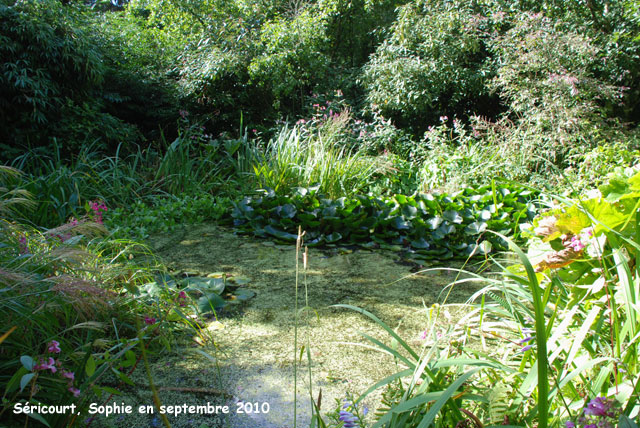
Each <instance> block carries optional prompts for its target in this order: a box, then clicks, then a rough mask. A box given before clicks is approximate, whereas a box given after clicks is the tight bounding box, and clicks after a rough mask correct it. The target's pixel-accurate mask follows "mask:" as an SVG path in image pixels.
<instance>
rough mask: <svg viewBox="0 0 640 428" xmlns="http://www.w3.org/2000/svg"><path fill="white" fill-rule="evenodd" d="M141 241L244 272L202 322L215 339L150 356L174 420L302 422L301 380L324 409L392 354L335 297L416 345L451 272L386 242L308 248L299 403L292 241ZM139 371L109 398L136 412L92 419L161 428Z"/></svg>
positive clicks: (375, 374)
mask: <svg viewBox="0 0 640 428" xmlns="http://www.w3.org/2000/svg"><path fill="white" fill-rule="evenodd" d="M148 243H149V245H150V246H151V248H152V249H153V250H154V252H155V253H156V254H157V255H158V256H159V257H160V258H161V259H162V260H163V262H164V263H165V264H166V265H167V266H168V267H169V268H170V269H171V270H172V271H174V272H175V273H177V274H188V275H192V276H198V277H207V275H211V274H212V273H217V275H219V274H220V273H223V274H224V275H225V276H231V277H235V278H242V279H243V281H242V282H243V283H244V284H243V287H245V288H246V289H249V290H251V291H252V294H253V293H255V295H254V296H253V297H252V298H251V299H249V300H246V301H244V302H243V303H242V304H239V305H229V306H226V307H225V308H224V309H222V310H219V311H218V312H217V317H215V318H212V319H210V320H209V322H208V323H207V324H206V325H205V326H204V328H206V329H207V330H208V331H209V332H210V333H211V337H212V338H213V343H212V342H211V341H204V342H203V341H202V340H201V339H200V338H199V337H194V338H193V340H188V341H185V343H183V344H181V346H176V347H173V348H172V350H171V351H167V352H165V353H163V354H161V355H155V356H154V358H153V360H152V361H153V362H152V370H153V375H154V379H155V382H156V384H157V387H158V389H159V394H160V397H161V399H162V404H163V405H165V406H166V410H167V412H168V413H169V414H168V419H169V422H170V423H171V425H172V426H174V427H199V428H200V427H203V428H204V427H210V428H213V427H229V428H243V427H248V428H249V427H265V428H280V427H293V426H294V408H296V411H295V413H296V420H297V426H299V427H305V426H308V425H309V422H310V418H311V404H310V395H309V391H310V389H311V391H312V393H313V397H314V400H316V401H317V400H318V396H319V395H321V399H320V407H321V409H320V410H321V412H322V413H323V414H325V413H330V412H333V411H334V410H335V409H336V400H342V399H343V398H345V395H346V394H347V393H348V392H350V393H352V394H355V395H358V394H360V393H362V392H364V391H365V390H366V389H367V388H368V387H369V386H371V385H372V384H374V383H375V382H376V381H377V380H380V379H381V378H383V377H385V376H388V375H389V374H391V373H393V372H394V371H396V370H395V369H396V366H395V363H394V361H393V359H392V357H391V356H389V355H387V354H384V353H381V352H380V351H378V350H376V349H373V348H372V347H371V346H370V343H369V342H367V341H366V340H365V339H364V338H363V337H362V335H361V333H365V334H367V335H370V336H372V337H376V338H378V339H380V340H381V341H383V342H388V337H387V336H386V335H385V333H384V331H383V330H382V329H381V328H380V327H379V326H378V325H376V324H374V323H373V322H371V320H369V319H368V318H366V317H364V316H362V315H361V314H359V313H357V312H355V311H349V310H347V309H344V308H335V307H332V305H336V304H350V305H354V306H358V307H360V308H363V309H366V310H368V311H370V312H372V313H374V314H375V315H377V316H378V317H379V318H380V319H381V320H382V321H384V322H386V323H387V324H388V325H389V326H391V327H392V328H394V329H395V330H396V331H397V332H398V333H399V334H400V336H401V337H403V338H405V340H407V342H408V343H409V344H410V345H412V346H416V347H420V344H421V341H422V340H423V339H422V337H421V334H422V332H423V331H424V329H425V327H426V316H425V312H426V308H428V307H430V306H431V305H432V304H434V303H436V302H441V301H442V299H443V298H444V296H443V294H444V293H442V291H443V289H445V287H446V285H447V284H449V283H451V282H452V281H453V280H454V278H455V273H453V272H445V271H435V272H434V271H431V272H421V271H420V269H421V268H422V267H421V266H416V265H412V264H411V263H406V262H403V261H402V260H400V259H399V258H398V254H397V253H394V252H391V251H383V250H375V251H368V250H362V249H355V250H354V249H346V248H339V247H336V248H331V249H321V248H312V249H309V254H308V265H307V269H306V271H301V272H300V276H299V290H298V296H299V302H298V307H299V308H302V307H304V306H305V300H304V299H305V287H304V284H305V283H306V289H307V291H308V292H307V299H308V300H307V301H308V304H309V306H310V307H311V308H312V309H310V310H308V311H306V312H304V313H303V314H302V315H301V316H300V319H299V322H298V351H297V356H298V357H300V356H301V354H300V350H301V349H302V348H304V357H303V358H301V360H300V362H299V364H298V367H297V370H298V376H297V392H298V394H297V396H298V398H297V407H296V405H294V358H295V357H294V330H295V309H294V308H295V294H296V292H295V287H296V281H295V279H296V270H295V268H296V252H295V246H293V245H284V246H283V245H275V244H274V243H272V242H269V241H265V240H260V239H255V238H250V237H247V236H238V235H236V234H235V233H234V232H233V230H231V229H226V228H221V227H217V226H213V225H201V226H195V227H190V228H188V229H184V230H182V231H177V232H173V233H170V234H164V235H156V236H152V237H151V238H150V239H149V241H148ZM453 267H459V265H457V266H453ZM300 269H301V270H302V263H301V262H300ZM416 271H417V272H416ZM447 291H448V290H447ZM474 291H476V288H472V286H469V285H462V286H456V287H454V288H453V289H452V291H451V293H450V294H449V296H448V300H447V303H449V304H450V305H448V306H447V309H446V310H445V311H444V316H445V318H448V319H449V320H450V321H451V322H452V323H455V321H456V320H458V319H460V318H461V316H462V314H463V312H464V311H465V308H464V306H462V305H456V303H463V302H465V301H466V299H467V298H468V297H469V296H470V295H471V294H472V293H473V292H474ZM445 293H446V291H445ZM305 314H308V317H307V316H305ZM307 344H309V345H310V346H309V351H310V355H311V374H312V380H311V383H309V372H308V365H307V364H308V363H307V358H306V351H307V350H306V346H307ZM137 372H139V373H134V374H133V376H132V379H133V380H134V383H135V384H134V385H133V386H127V387H125V389H124V394H123V395H122V396H119V397H114V399H112V402H115V403H118V404H120V403H121V404H122V405H130V406H132V408H133V409H134V411H133V412H131V413H127V414H115V415H112V416H110V417H109V418H104V417H101V418H99V420H96V421H95V424H94V425H93V426H96V427H100V426H127V427H156V426H157V427H161V426H163V425H162V421H161V420H160V419H159V418H158V416H157V415H155V414H145V413H144V412H139V411H137V410H135V409H138V408H139V407H140V406H144V405H151V404H152V398H151V394H150V392H149V389H148V387H147V385H146V380H145V376H144V373H143V372H142V370H137ZM379 400H380V394H377V395H376V394H371V395H369V396H368V397H367V399H366V403H365V404H366V405H367V406H368V407H369V408H370V409H375V408H376V407H377V406H378V404H379ZM170 406H171V407H170ZM198 406H200V407H198ZM207 406H208V407H207ZM369 415H370V417H372V416H373V412H369Z"/></svg>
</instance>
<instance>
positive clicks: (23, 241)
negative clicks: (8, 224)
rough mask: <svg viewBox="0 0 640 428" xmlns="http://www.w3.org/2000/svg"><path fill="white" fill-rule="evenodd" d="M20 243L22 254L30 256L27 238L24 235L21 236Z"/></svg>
mask: <svg viewBox="0 0 640 428" xmlns="http://www.w3.org/2000/svg"><path fill="white" fill-rule="evenodd" d="M18 242H20V254H28V253H29V247H27V237H26V236H24V235H22V236H20V238H18Z"/></svg>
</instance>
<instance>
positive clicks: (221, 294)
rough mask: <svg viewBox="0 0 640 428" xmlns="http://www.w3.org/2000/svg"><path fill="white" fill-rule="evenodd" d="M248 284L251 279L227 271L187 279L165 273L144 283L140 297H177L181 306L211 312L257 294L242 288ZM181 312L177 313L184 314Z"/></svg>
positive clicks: (152, 300)
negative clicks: (229, 274) (226, 273)
mask: <svg viewBox="0 0 640 428" xmlns="http://www.w3.org/2000/svg"><path fill="white" fill-rule="evenodd" d="M248 283H249V280H248V279H247V278H244V277H233V276H228V275H225V274H224V273H212V274H209V275H207V276H206V277H205V276H186V277H184V278H174V277H173V276H171V275H165V274H161V275H157V277H156V280H155V281H153V282H150V283H147V284H145V285H143V286H141V287H140V288H139V290H138V296H137V297H138V298H139V299H142V300H143V301H145V302H147V303H153V302H156V301H158V300H159V299H165V300H175V301H176V302H178V303H179V306H188V307H191V308H193V309H196V310H197V313H199V314H207V313H212V312H214V311H217V310H219V309H222V308H224V307H226V306H228V305H230V304H238V303H241V302H243V301H245V300H248V299H250V298H252V297H253V296H255V293H254V292H253V291H251V290H249V289H247V288H243V287H242V286H243V285H247V284H248ZM187 296H188V297H187ZM176 309H177V308H176ZM179 311H180V310H179V309H178V310H177V312H178V313H176V314H175V315H180V313H179Z"/></svg>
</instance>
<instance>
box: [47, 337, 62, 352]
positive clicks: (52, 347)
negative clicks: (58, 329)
mask: <svg viewBox="0 0 640 428" xmlns="http://www.w3.org/2000/svg"><path fill="white" fill-rule="evenodd" d="M47 346H48V347H47V351H49V352H51V353H52V354H59V353H60V343H59V342H58V341H57V340H52V341H51V342H49V344H48V345H47Z"/></svg>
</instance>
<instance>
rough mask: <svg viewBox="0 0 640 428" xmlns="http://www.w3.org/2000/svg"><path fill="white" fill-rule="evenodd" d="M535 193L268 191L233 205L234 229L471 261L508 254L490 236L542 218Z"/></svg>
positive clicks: (487, 188) (514, 190) (513, 189)
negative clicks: (329, 194)
mask: <svg viewBox="0 0 640 428" xmlns="http://www.w3.org/2000/svg"><path fill="white" fill-rule="evenodd" d="M533 196H534V195H533V194H532V193H531V192H529V191H525V190H522V189H519V188H517V187H513V186H500V187H494V188H492V187H491V186H485V187H481V188H478V189H475V190H472V189H465V190H464V191H462V192H459V193H456V194H452V195H444V194H443V195H439V194H432V195H429V194H418V195H415V196H404V195H396V196H394V197H389V198H383V199H377V198H374V197H367V196H356V197H353V198H345V197H342V198H339V199H328V198H325V196H323V195H322V194H320V193H318V192H317V188H311V189H304V188H299V189H297V190H296V192H295V193H293V194H292V195H290V196H283V195H278V194H276V193H275V192H274V191H273V190H267V191H265V192H264V194H263V195H262V196H261V197H247V198H245V199H243V200H242V201H240V202H238V203H236V204H234V205H235V209H234V211H233V214H232V216H233V218H234V224H235V225H236V226H237V227H239V228H241V230H244V231H247V232H252V233H253V234H255V235H256V236H260V237H265V238H266V237H269V238H271V239H277V240H282V241H293V240H295V239H296V234H295V233H296V230H297V228H298V227H299V226H300V227H302V228H303V229H304V230H305V231H306V237H307V241H306V243H307V245H310V246H313V245H325V244H343V245H344V244H356V245H363V246H365V247H367V248H374V247H381V248H386V249H392V250H396V251H405V252H407V253H408V254H409V257H411V258H412V259H416V260H426V259H448V258H452V257H467V256H469V255H471V254H476V255H479V254H486V253H488V252H490V251H491V249H492V247H493V248H504V241H503V240H502V239H501V238H496V237H495V236H492V235H490V236H486V235H485V234H484V232H485V230H487V229H490V230H496V231H500V232H501V233H503V234H507V235H512V234H514V233H517V232H518V228H519V224H520V223H522V222H526V221H528V220H530V219H531V218H532V216H533V215H534V212H535V207H534V205H533V204H532V203H531V202H530V201H531V199H532V198H533Z"/></svg>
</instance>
